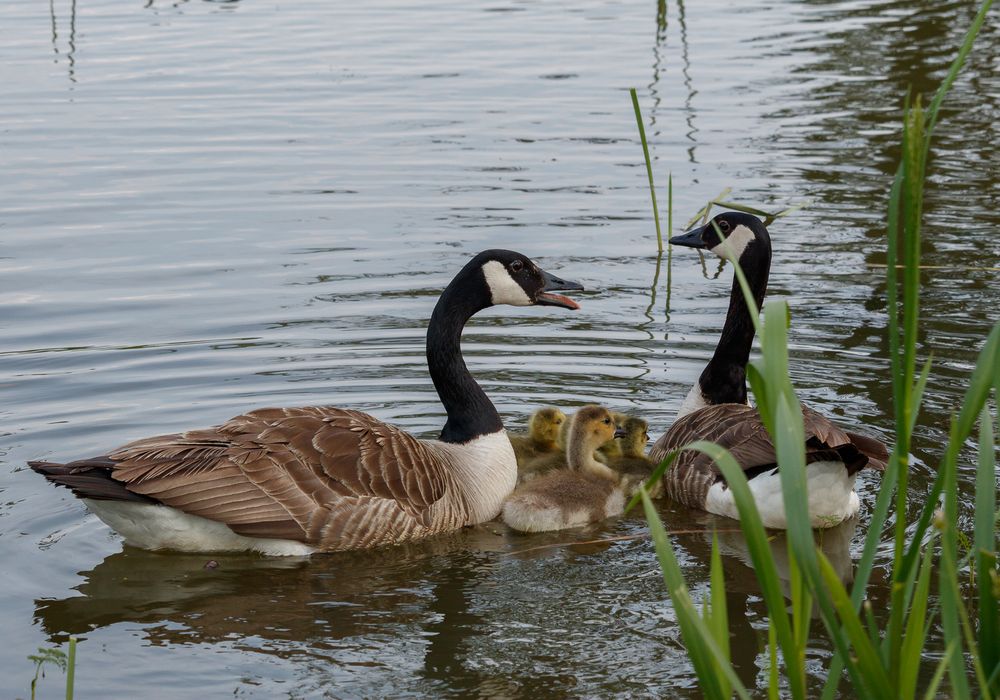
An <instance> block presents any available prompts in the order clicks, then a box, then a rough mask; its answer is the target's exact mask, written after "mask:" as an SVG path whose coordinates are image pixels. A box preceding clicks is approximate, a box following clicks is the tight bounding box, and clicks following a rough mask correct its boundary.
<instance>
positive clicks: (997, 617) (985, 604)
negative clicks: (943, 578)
mask: <svg viewBox="0 0 1000 700" xmlns="http://www.w3.org/2000/svg"><path fill="white" fill-rule="evenodd" d="M995 449H996V441H995V440H994V434H993V417H992V416H991V415H990V411H989V407H988V406H983V410H982V411H981V412H980V413H979V466H978V468H977V469H976V505H975V533H974V536H973V550H974V551H975V553H976V583H977V587H978V591H979V639H978V642H979V653H980V655H981V658H982V664H983V667H984V668H985V669H986V670H987V673H989V674H991V675H992V674H993V669H998V668H1000V610H998V607H997V603H998V596H997V595H996V594H995V593H994V592H993V586H994V580H993V575H992V574H994V572H995V571H996V563H997V553H996V529H995V527H994V523H995V522H996V508H997V493H996V476H995V469H996V464H995V460H994V450H995ZM990 686H991V687H990V688H989V692H991V693H992V694H993V695H997V694H1000V682H998V681H997V680H996V678H993V679H991V681H990Z"/></svg>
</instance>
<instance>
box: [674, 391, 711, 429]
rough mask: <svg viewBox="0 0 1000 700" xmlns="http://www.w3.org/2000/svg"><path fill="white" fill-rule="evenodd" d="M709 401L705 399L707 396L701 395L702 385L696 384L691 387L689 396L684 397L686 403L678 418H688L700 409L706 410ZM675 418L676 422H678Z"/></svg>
mask: <svg viewBox="0 0 1000 700" xmlns="http://www.w3.org/2000/svg"><path fill="white" fill-rule="evenodd" d="M708 405H709V404H708V401H707V400H706V399H705V395H704V394H703V393H701V385H700V384H698V382H695V383H694V386H693V387H691V391H689V392H688V395H687V396H685V397H684V402H683V403H681V407H680V409H679V410H678V411H677V418H680V417H682V416H686V415H687V414H689V413H694V412H695V411H697V410H698V409H699V408H705V407H706V406H708ZM677 418H675V419H674V420H677Z"/></svg>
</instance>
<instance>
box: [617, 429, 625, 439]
mask: <svg viewBox="0 0 1000 700" xmlns="http://www.w3.org/2000/svg"><path fill="white" fill-rule="evenodd" d="M615 437H616V438H623V437H625V428H615Z"/></svg>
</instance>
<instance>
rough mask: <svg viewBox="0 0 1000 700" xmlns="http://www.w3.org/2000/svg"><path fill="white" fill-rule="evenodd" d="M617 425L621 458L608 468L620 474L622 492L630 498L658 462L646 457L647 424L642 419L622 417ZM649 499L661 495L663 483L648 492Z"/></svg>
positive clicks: (616, 459)
mask: <svg viewBox="0 0 1000 700" xmlns="http://www.w3.org/2000/svg"><path fill="white" fill-rule="evenodd" d="M622 417H623V418H624V420H623V421H621V423H619V424H618V427H619V428H620V430H619V432H620V433H621V434H620V436H619V437H618V441H619V442H620V443H621V453H622V454H621V456H620V457H617V458H615V459H614V460H612V461H611V462H610V463H609V465H608V466H610V467H611V468H612V469H614V470H615V471H616V472H618V473H619V474H621V480H622V490H623V491H624V492H625V497H626V498H631V497H632V496H633V495H635V493H636V491H638V490H639V485H640V484H644V483H645V482H646V481H647V480H649V477H650V476H651V475H652V474H653V470H654V469H656V465H657V464H659V462H654V461H653V460H651V459H650V458H649V457H647V456H646V443H648V442H649V432H648V431H649V424H648V423H646V421H644V420H643V419H642V418H636V417H635V416H622ZM649 495H650V497H651V498H659V497H660V496H662V495H663V482H662V481H659V482H657V483H656V484H655V485H654V486H653V488H652V489H651V490H650V492H649Z"/></svg>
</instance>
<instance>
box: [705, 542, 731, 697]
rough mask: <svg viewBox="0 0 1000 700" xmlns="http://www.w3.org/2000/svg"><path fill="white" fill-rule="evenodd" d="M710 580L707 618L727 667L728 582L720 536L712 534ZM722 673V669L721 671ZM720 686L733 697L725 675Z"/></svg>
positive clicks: (720, 681) (723, 691)
mask: <svg viewBox="0 0 1000 700" xmlns="http://www.w3.org/2000/svg"><path fill="white" fill-rule="evenodd" d="M709 580H710V581H711V601H712V602H711V607H710V611H709V612H710V614H709V615H708V616H707V618H706V620H705V621H706V622H707V623H708V626H709V627H710V628H711V630H712V634H713V635H714V636H715V643H716V645H717V646H718V647H719V649H720V650H721V652H722V655H723V657H724V658H725V662H726V664H727V665H731V661H730V660H731V659H732V656H731V655H730V651H729V613H728V611H727V609H726V581H725V578H724V577H723V575H722V555H721V554H720V553H719V538H718V535H716V534H715V533H712V564H711V566H710V568H709ZM720 671H721V669H720ZM719 684H720V685H721V686H722V694H723V696H724V697H729V696H730V695H732V688H730V687H729V683H728V682H727V680H726V678H725V675H724V674H720V676H719Z"/></svg>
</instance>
